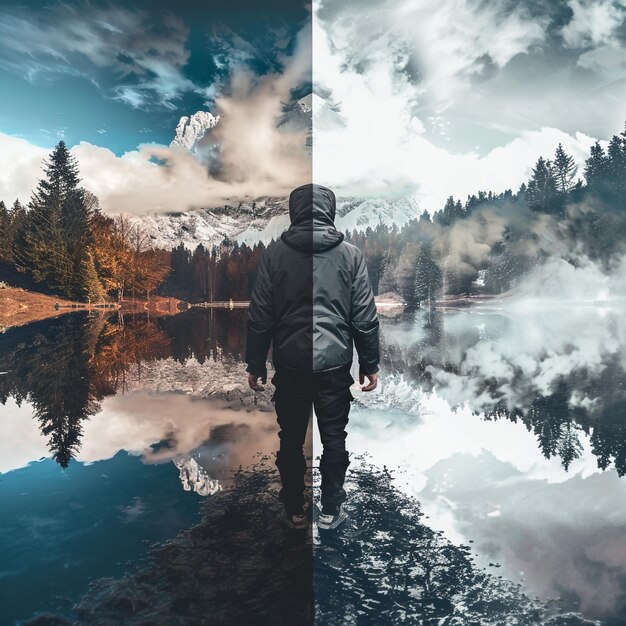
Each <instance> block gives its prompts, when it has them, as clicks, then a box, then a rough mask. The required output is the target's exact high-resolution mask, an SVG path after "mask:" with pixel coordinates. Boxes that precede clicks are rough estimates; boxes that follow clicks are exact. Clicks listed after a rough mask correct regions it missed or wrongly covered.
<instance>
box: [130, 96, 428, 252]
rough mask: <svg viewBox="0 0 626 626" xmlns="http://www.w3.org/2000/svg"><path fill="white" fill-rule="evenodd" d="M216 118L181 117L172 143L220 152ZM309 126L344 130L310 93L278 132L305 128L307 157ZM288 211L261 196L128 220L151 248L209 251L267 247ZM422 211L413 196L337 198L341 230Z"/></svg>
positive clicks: (329, 107) (201, 152)
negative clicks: (233, 244)
mask: <svg viewBox="0 0 626 626" xmlns="http://www.w3.org/2000/svg"><path fill="white" fill-rule="evenodd" d="M219 120H220V116H219V115H217V116H215V115H212V114H211V113H209V112H208V111H198V112H197V113H194V114H193V115H191V116H184V117H181V119H180V122H179V123H178V126H177V127H176V132H175V136H174V139H173V140H172V142H171V144H170V145H171V146H172V147H178V148H184V149H186V150H189V151H190V152H191V153H192V154H194V155H195V156H196V157H198V158H200V159H202V160H205V158H206V157H207V156H210V155H211V152H212V151H213V150H214V149H215V150H217V149H218V148H219V147H218V146H217V144H215V143H214V142H212V140H211V130H212V129H213V128H215V126H216V125H217V124H219ZM313 124H315V125H316V127H318V128H322V129H324V130H332V129H333V128H337V127H340V126H342V125H343V124H344V121H343V118H342V116H341V113H340V111H339V108H338V107H337V106H335V105H333V104H332V103H330V102H328V101H327V100H325V99H324V98H322V97H320V96H319V95H317V94H313V93H309V94H306V95H305V96H303V97H301V98H299V99H298V100H295V101H293V102H292V103H291V104H289V105H288V106H287V107H286V108H285V110H284V112H283V115H282V117H281V119H280V120H279V122H278V128H279V129H281V130H284V131H285V132H298V131H303V130H306V131H307V139H306V146H305V149H306V150H307V151H308V152H309V153H310V152H311V147H312V128H313ZM207 162H208V161H207ZM288 213H289V210H288V200H287V198H286V197H283V198H270V197H265V198H257V199H256V200H254V201H252V200H250V201H245V202H239V203H238V204H236V205H233V206H229V205H226V206H221V207H215V208H206V209H200V210H194V211H186V212H184V213H171V214H155V215H148V216H142V217H134V218H131V219H133V220H134V221H138V222H141V223H142V225H143V226H144V227H145V229H146V230H147V231H148V234H149V236H150V238H151V239H152V243H153V245H154V246H157V247H160V248H165V249H171V248H174V247H176V246H178V245H179V244H181V243H182V244H183V245H184V246H185V247H186V248H189V249H194V248H196V247H197V246H198V245H199V244H202V245H204V246H206V247H207V248H210V247H212V246H213V245H218V244H220V243H221V242H222V241H223V240H224V239H225V238H228V239H230V240H233V241H238V242H239V243H245V244H247V245H249V246H253V245H254V244H256V243H258V242H261V241H262V242H263V243H265V244H267V243H269V242H270V241H271V240H272V239H277V238H278V237H280V234H281V233H282V232H283V231H284V230H286V229H287V228H288V227H289V215H288ZM420 213H421V210H420V208H419V206H418V204H417V202H416V201H415V200H414V199H413V197H411V196H403V197H399V198H395V199H389V198H387V199H372V198H367V199H366V198H355V197H350V198H338V199H337V220H336V224H337V228H339V229H340V230H343V231H353V230H357V231H365V230H366V229H367V228H368V227H370V228H376V227H377V226H378V225H379V224H385V225H387V226H391V225H393V224H396V225H397V226H402V225H404V224H406V222H408V221H409V220H410V219H412V218H417V217H419V215H420Z"/></svg>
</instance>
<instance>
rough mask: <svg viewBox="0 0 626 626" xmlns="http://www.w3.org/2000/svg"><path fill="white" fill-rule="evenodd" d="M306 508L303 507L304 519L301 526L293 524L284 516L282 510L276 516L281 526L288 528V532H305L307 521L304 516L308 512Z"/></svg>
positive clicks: (307, 525)
mask: <svg viewBox="0 0 626 626" xmlns="http://www.w3.org/2000/svg"><path fill="white" fill-rule="evenodd" d="M308 508H309V507H308V506H305V507H304V516H305V517H304V519H303V520H302V523H301V524H294V523H293V522H292V521H291V520H290V519H289V518H288V517H287V515H286V514H285V511H284V510H282V511H281V512H280V513H279V514H278V519H279V520H280V521H281V523H282V524H283V526H286V527H287V528H289V529H290V530H306V529H307V528H308V527H309V520H308V519H306V514H307V511H308Z"/></svg>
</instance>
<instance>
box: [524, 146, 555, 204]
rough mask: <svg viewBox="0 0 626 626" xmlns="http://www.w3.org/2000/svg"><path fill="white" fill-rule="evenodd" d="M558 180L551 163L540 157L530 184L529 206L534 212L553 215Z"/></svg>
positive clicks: (528, 192)
mask: <svg viewBox="0 0 626 626" xmlns="http://www.w3.org/2000/svg"><path fill="white" fill-rule="evenodd" d="M556 192H557V189H556V180H555V177H554V172H553V169H552V164H551V162H550V161H546V160H545V159H544V158H543V157H539V159H538V161H537V163H536V165H535V167H534V168H533V172H532V176H531V179H530V181H529V182H528V189H527V198H528V204H529V206H530V208H531V209H533V211H542V212H545V213H552V212H553V211H554V208H555V200H556V196H557V193H556Z"/></svg>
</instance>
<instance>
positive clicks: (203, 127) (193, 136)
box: [170, 111, 220, 150]
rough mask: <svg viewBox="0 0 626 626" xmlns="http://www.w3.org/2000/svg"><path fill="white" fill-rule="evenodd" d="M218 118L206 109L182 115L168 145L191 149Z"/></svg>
mask: <svg viewBox="0 0 626 626" xmlns="http://www.w3.org/2000/svg"><path fill="white" fill-rule="evenodd" d="M219 119H220V116H219V115H213V114H212V113H209V112H208V111H198V112H197V113H194V114H193V115H191V116H187V115H183V117H181V118H180V121H179V122H178V125H177V126H176V134H175V136H174V139H173V140H172V142H171V143H170V147H172V148H174V147H180V148H185V149H186V150H193V149H194V148H196V147H197V146H198V144H199V143H200V142H201V141H202V139H204V137H205V136H206V134H207V133H208V132H209V131H210V130H211V129H212V128H213V127H214V126H215V125H216V124H217V123H218V122H219Z"/></svg>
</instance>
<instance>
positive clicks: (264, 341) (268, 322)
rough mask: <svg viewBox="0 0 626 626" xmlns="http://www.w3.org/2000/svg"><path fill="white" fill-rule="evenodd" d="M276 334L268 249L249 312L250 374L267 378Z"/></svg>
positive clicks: (260, 267) (248, 362)
mask: <svg viewBox="0 0 626 626" xmlns="http://www.w3.org/2000/svg"><path fill="white" fill-rule="evenodd" d="M273 332H274V290H273V286H272V278H271V276H270V272H269V267H268V259H267V250H266V251H264V252H263V254H262V255H261V258H260V260H259V265H258V268H257V272H256V279H255V283H254V288H253V290H252V298H251V300H250V307H249V309H248V321H247V336H246V356H245V361H246V363H247V364H248V367H247V368H246V371H247V372H250V373H251V374H256V375H258V376H260V377H261V378H262V380H263V382H266V379H267V367H266V361H267V353H268V351H269V348H270V343H271V342H272V335H273Z"/></svg>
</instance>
